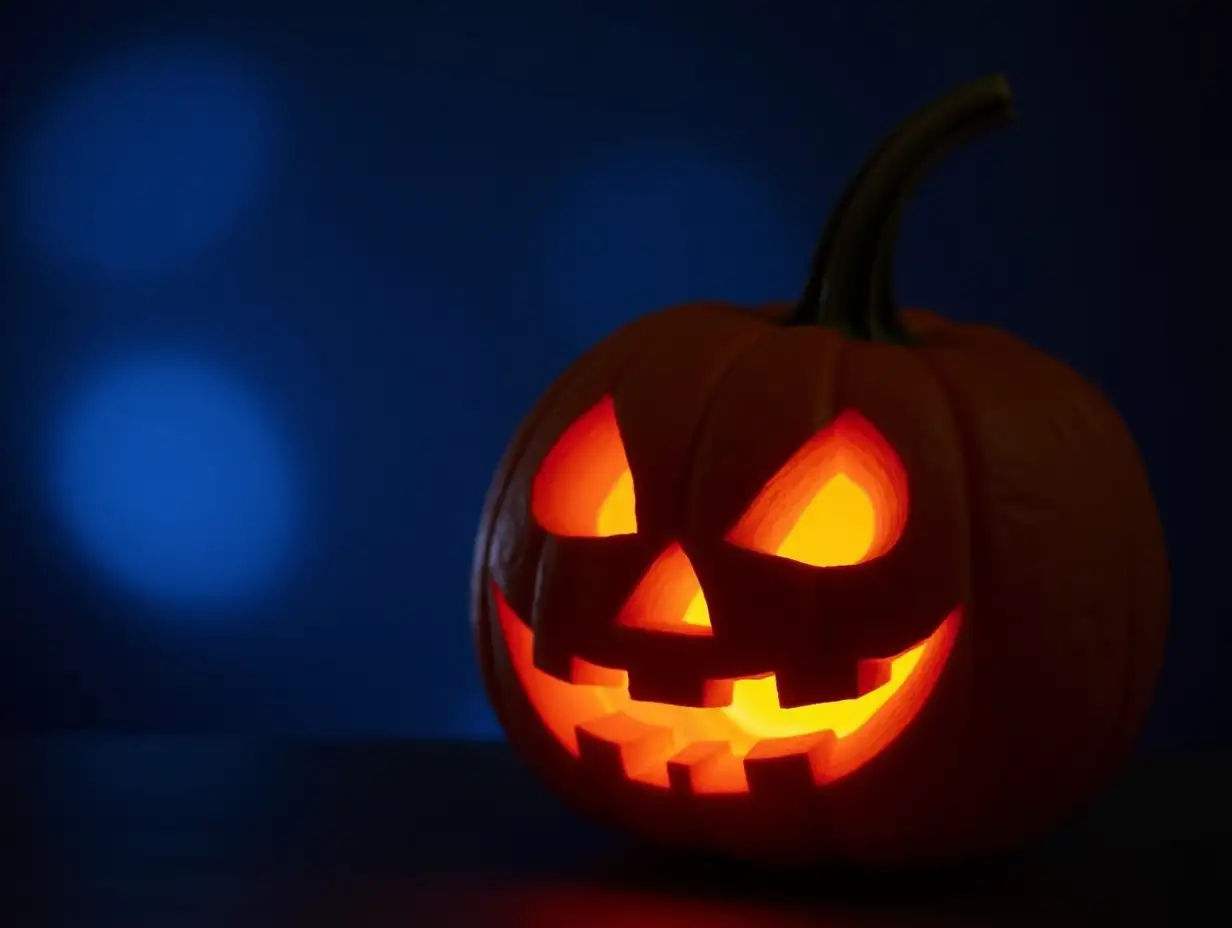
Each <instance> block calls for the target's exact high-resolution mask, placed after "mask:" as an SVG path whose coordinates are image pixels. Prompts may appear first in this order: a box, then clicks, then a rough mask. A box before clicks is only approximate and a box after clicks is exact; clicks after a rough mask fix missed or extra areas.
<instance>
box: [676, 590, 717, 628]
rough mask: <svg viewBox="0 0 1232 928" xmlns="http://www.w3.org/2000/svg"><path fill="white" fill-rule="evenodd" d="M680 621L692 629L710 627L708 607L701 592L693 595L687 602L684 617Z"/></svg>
mask: <svg viewBox="0 0 1232 928" xmlns="http://www.w3.org/2000/svg"><path fill="white" fill-rule="evenodd" d="M680 621H682V622H683V623H684V624H685V625H692V626H693V627H694V628H709V627H710V607H709V606H707V605H706V597H705V596H703V595H702V591H701V590H698V591H697V592H696V593H695V594H693V598H692V599H690V600H689V605H688V606H687V607H685V610H684V615H683V616H682V617H681V619H680Z"/></svg>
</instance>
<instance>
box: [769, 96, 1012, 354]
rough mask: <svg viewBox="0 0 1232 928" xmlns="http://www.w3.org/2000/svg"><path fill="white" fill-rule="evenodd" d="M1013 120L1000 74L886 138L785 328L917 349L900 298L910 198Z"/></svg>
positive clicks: (834, 224) (854, 183) (842, 202)
mask: <svg viewBox="0 0 1232 928" xmlns="http://www.w3.org/2000/svg"><path fill="white" fill-rule="evenodd" d="M1013 118H1014V100H1013V96H1012V95H1011V93H1010V88H1009V84H1008V83H1007V82H1006V79H1005V77H1004V76H1003V75H1000V74H994V75H991V76H989V77H983V78H980V79H979V80H976V81H972V82H971V83H970V84H967V85H965V86H963V87H959V88H958V89H957V90H953V91H950V92H949V93H948V94H945V95H944V96H942V97H940V98H938V99H937V100H935V101H933V102H932V103H930V104H929V105H928V106H926V107H924V108H923V109H921V110H919V111H917V112H916V113H915V114H913V115H912V116H910V117H908V118H907V119H906V120H905V121H904V122H903V123H902V124H901V125H900V126H899V127H898V128H897V129H896V130H894V131H893V132H892V133H890V135H888V136H886V137H885V139H883V140H882V142H881V143H880V144H879V145H878V146H877V148H876V149H875V150H874V151H873V153H872V154H871V155H870V156H869V157H868V159H867V160H866V161H865V162H864V165H863V166H862V167H861V168H860V170H859V172H858V173H857V174H856V176H855V177H854V178H853V179H852V180H851V182H850V183H849V184H848V185H847V188H846V190H844V191H843V195H842V197H841V198H840V199H839V202H838V205H837V206H836V207H835V209H834V212H833V214H832V215H831V216H830V221H829V222H828V223H827V224H826V227H825V230H824V231H823V232H822V235H821V239H820V241H819V242H818V244H817V249H816V251H815V252H814V253H813V262H812V266H811V268H810V269H809V279H808V284H807V285H806V286H805V288H804V294H803V295H802V296H801V298H800V302H799V303H797V304H796V307H795V309H794V310H793V311H792V312H791V313H790V315H789V316H788V317H787V319H786V320H785V323H786V324H787V325H823V326H828V327H830V328H834V329H837V330H838V331H840V332H842V333H843V334H844V335H845V336H847V337H849V338H855V339H860V340H863V341H883V342H894V343H897V344H909V343H910V342H911V341H912V338H911V334H910V333H909V332H908V331H907V330H906V328H905V327H904V325H903V322H902V317H901V316H900V315H899V308H898V303H897V300H896V299H895V295H894V245H895V243H896V241H897V239H898V227H899V223H900V220H901V219H902V214H903V210H904V208H905V206H906V204H907V201H908V198H909V197H910V195H911V193H912V192H913V190H914V189H915V187H916V185H917V184H918V183H919V182H920V180H921V179H922V178H923V177H924V175H925V174H926V173H927V172H928V170H929V169H930V168H931V167H932V166H933V165H934V164H936V163H937V162H938V161H940V160H941V158H942V157H944V156H945V155H946V154H948V153H949V152H950V151H951V150H952V149H954V148H956V147H958V146H959V145H961V144H962V143H963V142H966V141H969V140H970V139H972V138H974V137H976V136H978V135H982V134H983V133H985V132H988V131H990V130H992V129H996V128H999V127H1000V126H1003V125H1005V124H1006V123H1008V122H1010V121H1011V120H1012V119H1013Z"/></svg>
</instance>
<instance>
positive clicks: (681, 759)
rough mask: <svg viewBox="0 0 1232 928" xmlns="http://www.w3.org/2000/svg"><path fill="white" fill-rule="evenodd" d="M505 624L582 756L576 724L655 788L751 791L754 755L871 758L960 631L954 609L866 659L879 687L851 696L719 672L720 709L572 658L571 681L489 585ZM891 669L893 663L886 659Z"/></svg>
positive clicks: (826, 760)
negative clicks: (643, 694) (654, 691)
mask: <svg viewBox="0 0 1232 928" xmlns="http://www.w3.org/2000/svg"><path fill="white" fill-rule="evenodd" d="M492 597H493V600H494V601H495V604H496V609H497V613H498V616H499V620H500V628H501V632H502V634H503V636H504V641H505V645H506V648H507V649H508V653H509V657H510V660H511V662H512V665H513V669H514V673H515V674H516V675H517V678H518V681H519V683H520V684H521V686H522V689H523V691H524V692H525V693H526V696H527V698H528V699H529V700H530V703H531V705H532V706H533V707H534V709H535V711H536V712H537V713H538V715H539V717H540V719H541V720H542V722H543V724H544V725H545V726H546V727H547V729H548V730H549V731H550V732H551V733H552V735H553V736H554V737H555V738H556V739H557V741H559V742H560V744H561V745H562V746H563V747H564V748H565V749H566V750H568V751H569V752H570V753H571V754H573V755H574V756H580V754H581V746H580V742H579V732H581V733H583V734H585V735H586V736H587V737H588V738H591V739H599V740H602V741H605V742H608V743H610V744H615V745H617V746H618V747H619V750H620V754H621V759H622V762H623V765H624V772H625V775H626V776H627V777H628V778H629V779H630V780H633V781H636V782H639V783H643V784H646V785H648V786H652V787H660V788H669V787H671V786H672V785H673V782H675V783H682V784H686V785H687V788H688V789H689V790H690V791H692V792H694V793H703V794H704V793H743V792H748V791H749V783H748V777H747V775H746V766H745V764H746V762H747V761H758V760H763V759H766V758H773V757H781V756H785V755H803V756H806V757H807V758H808V761H809V767H810V769H811V771H812V774H813V781H814V782H815V783H816V784H817V785H822V784H825V783H828V782H832V781H833V780H836V779H838V778H839V777H842V776H846V775H847V774H849V773H851V772H853V771H854V770H856V769H858V768H859V767H861V766H863V765H864V764H865V763H867V762H868V761H869V760H871V759H872V758H873V757H874V756H876V755H877V754H878V753H879V752H880V751H881V750H883V749H884V748H885V747H886V745H888V744H889V743H890V742H891V741H893V740H894V739H895V738H896V737H898V735H899V734H900V733H901V732H902V731H903V730H904V729H905V728H906V727H907V725H908V724H909V723H910V722H911V720H912V719H913V718H914V717H915V715H916V714H917V713H918V712H919V711H920V709H921V708H922V707H923V706H924V704H925V702H927V700H928V697H929V695H930V694H931V692H932V689H933V687H934V686H935V685H936V682H937V680H938V679H939V678H940V676H941V671H942V669H943V668H944V667H945V664H946V661H947V660H948V658H949V654H950V650H951V648H952V647H953V643H954V638H955V636H956V634H957V631H958V625H959V621H960V611H959V610H957V609H956V610H954V612H952V613H951V614H950V615H949V616H947V617H946V618H945V620H944V621H942V622H941V624H940V625H939V626H938V627H937V630H936V631H934V632H933V634H932V635H930V636H929V637H928V638H927V639H926V640H925V641H923V642H921V643H920V644H918V645H916V646H915V647H913V648H910V649H909V650H907V651H904V652H903V653H901V654H897V655H894V656H892V657H889V658H883V659H879V660H869V661H862V662H861V671H862V672H863V671H866V670H867V671H868V672H870V673H875V674H881V677H880V678H881V679H884V680H885V682H883V683H882V684H881V685H880V686H878V687H876V688H875V689H872V690H870V691H869V692H867V693H865V694H864V695H862V696H860V697H858V698H855V699H845V700H841V701H837V702H829V703H818V704H815V705H811V706H800V707H798V708H793V709H784V708H782V707H781V706H780V705H779V701H778V689H777V687H776V683H775V678H774V674H772V673H771V674H764V675H761V676H758V677H752V678H744V679H738V680H734V681H713V682H714V683H715V684H716V686H715V688H716V689H723V688H724V687H722V684H723V683H725V682H730V684H731V687H730V689H731V704H730V705H726V706H721V707H719V706H715V707H713V708H693V707H688V706H672V705H666V704H663V703H655V702H642V701H638V700H634V699H632V698H631V697H630V696H629V685H628V675H627V674H626V673H625V672H624V671H621V670H613V669H610V668H604V667H597V666H596V665H594V664H590V663H587V662H586V661H583V660H581V659H578V658H574V661H573V673H572V678H573V682H572V683H565V682H563V681H561V680H557V679H556V678H555V677H552V676H550V675H549V674H547V673H544V672H543V671H541V670H539V669H538V668H537V667H535V666H534V633H533V632H532V631H531V630H530V629H529V628H527V626H526V625H525V624H524V623H523V622H522V620H521V619H520V618H518V616H517V615H516V614H515V613H514V611H513V610H512V608H511V607H510V606H509V604H508V603H507V602H506V601H505V598H504V596H503V595H502V594H501V592H500V590H499V589H498V588H497V587H496V586H495V585H493V587H492ZM887 664H888V665H889V666H888V672H887V671H886V665H887Z"/></svg>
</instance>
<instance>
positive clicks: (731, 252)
mask: <svg viewBox="0 0 1232 928" xmlns="http://www.w3.org/2000/svg"><path fill="white" fill-rule="evenodd" d="M796 238H797V236H795V235H793V234H792V231H791V230H790V228H789V223H788V222H786V221H785V219H784V218H783V216H782V214H781V210H780V209H779V206H778V204H777V203H776V201H775V196H774V193H773V191H772V190H771V189H770V188H769V186H768V185H764V184H760V183H759V182H758V180H757V179H756V178H755V177H753V176H750V175H748V174H746V173H745V172H743V171H742V170H740V169H739V167H738V166H737V165H734V164H732V163H729V162H727V161H725V160H724V159H722V158H721V157H720V156H718V155H715V154H710V153H707V152H706V151H704V150H701V149H696V148H693V147H690V146H685V145H683V144H667V143H662V144H643V145H640V146H636V147H631V148H628V149H626V150H624V151H623V152H619V153H617V155H616V156H614V157H612V158H609V159H607V160H604V161H602V162H601V163H598V164H597V165H593V166H591V167H590V168H589V169H588V170H586V171H584V172H582V173H579V174H578V175H576V176H575V177H574V179H573V182H572V183H571V184H569V185H567V187H566V188H565V190H564V192H563V196H562V198H561V200H560V202H559V204H558V207H557V209H556V210H555V211H554V213H553V215H552V217H551V221H550V224H549V227H548V234H547V256H546V258H547V262H548V268H549V276H550V280H549V283H550V287H551V290H552V292H553V294H554V295H555V298H556V301H557V304H558V305H557V311H558V312H559V313H560V314H561V321H562V324H563V326H564V327H566V328H567V329H568V330H570V331H571V332H572V333H573V334H574V336H575V337H576V338H577V339H578V342H579V347H581V346H585V345H588V344H590V343H591V342H593V341H595V340H597V339H599V338H601V337H603V336H604V335H606V334H607V333H608V332H609V331H611V330H612V329H613V328H615V327H616V326H618V325H620V324H622V323H624V322H627V321H629V320H630V319H633V318H636V317H637V316H640V315H643V314H645V313H648V312H651V311H653V310H656V309H661V308H663V307H665V306H669V305H671V304H673V303H680V302H685V301H691V300H702V299H718V300H723V301H728V302H734V303H745V304H752V305H756V304H758V303H762V302H765V301H768V300H772V299H781V298H783V297H784V296H786V295H788V293H789V291H790V289H791V288H792V287H794V286H796V283H797V281H798V278H799V277H800V275H801V273H802V268H803V267H805V266H807V260H808V252H807V245H806V244H805V245H801V243H800V242H797V241H796Z"/></svg>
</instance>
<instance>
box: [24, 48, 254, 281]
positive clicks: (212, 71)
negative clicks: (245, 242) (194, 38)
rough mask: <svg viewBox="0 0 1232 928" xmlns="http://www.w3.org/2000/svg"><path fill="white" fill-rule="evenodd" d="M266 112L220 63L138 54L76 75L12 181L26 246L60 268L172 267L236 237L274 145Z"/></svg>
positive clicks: (188, 53)
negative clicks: (230, 235)
mask: <svg viewBox="0 0 1232 928" xmlns="http://www.w3.org/2000/svg"><path fill="white" fill-rule="evenodd" d="M272 117H273V113H272V107H271V102H270V100H269V98H268V95H267V94H266V92H265V90H264V88H263V85H262V83H261V81H260V80H258V79H257V77H256V75H254V74H253V73H250V72H249V71H248V70H246V69H245V67H244V66H243V65H242V64H241V63H240V62H238V61H236V60H234V59H233V58H231V57H230V56H228V55H227V54H225V53H223V52H221V51H218V50H214V49H212V48H209V47H207V46H204V45H199V44H192V43H183V44H178V45H162V46H152V47H145V48H141V49H139V50H136V51H130V52H129V53H128V54H125V55H122V56H119V57H116V58H112V59H110V60H108V61H106V62H104V63H102V64H101V65H99V66H97V67H95V68H93V69H92V70H89V71H87V72H86V73H84V74H82V75H80V76H79V78H78V79H77V81H76V82H74V83H72V84H71V85H69V86H67V87H66V88H64V89H63V91H62V92H61V93H60V94H58V95H57V96H55V97H54V98H52V99H51V100H50V101H49V104H48V106H47V108H46V109H45V110H44V111H43V112H42V113H41V114H40V116H39V117H38V118H36V119H35V120H34V122H33V123H32V124H31V125H30V126H29V133H28V135H27V137H26V138H25V144H24V146H23V147H22V148H21V149H20V150H19V152H18V157H17V160H16V163H15V171H14V176H13V186H12V191H13V198H12V206H13V207H14V209H15V216H14V218H15V220H16V223H17V225H18V227H19V229H20V231H21V233H22V237H23V238H24V239H25V240H26V241H27V242H28V243H29V245H30V246H31V247H32V248H33V249H34V250H35V251H36V252H37V253H38V254H39V256H40V257H42V258H43V259H45V260H46V261H48V262H50V263H51V265H52V266H54V267H55V268H56V269H57V270H63V271H69V272H73V273H78V274H83V275H86V276H88V278H89V279H91V280H96V279H105V280H109V281H111V280H118V279H122V280H131V279H134V278H146V277H150V276H156V275H159V274H163V273H167V272H171V271H175V270H178V269H179V268H181V267H182V266H184V265H185V264H186V263H189V262H191V261H193V260H194V259H196V258H197V257H199V256H200V255H201V254H202V252H203V251H205V250H206V249H208V248H209V247H210V246H212V245H214V244H215V243H216V242H217V241H218V240H219V239H220V238H221V237H222V236H224V235H225V234H227V233H228V232H229V231H231V230H232V229H233V227H234V226H235V225H236V223H237V222H238V221H239V220H240V219H241V217H242V215H243V213H244V211H245V209H246V208H247V207H249V206H251V205H252V202H253V200H254V199H255V197H256V196H257V194H259V192H260V189H261V186H262V181H263V179H264V178H265V176H266V174H267V173H268V169H269V162H270V159H271V154H272V151H273V148H274V141H275V136H276V134H277V133H276V132H275V126H274V121H273V118H272Z"/></svg>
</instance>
